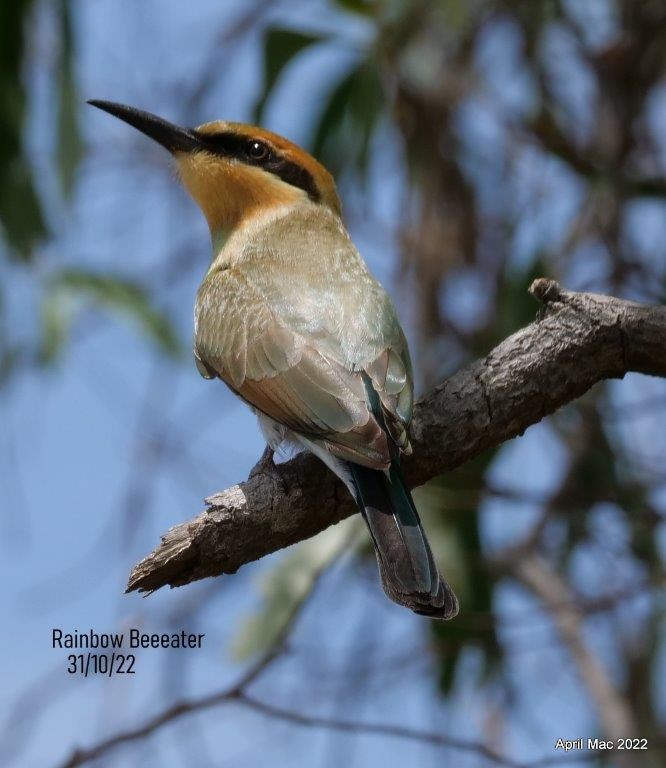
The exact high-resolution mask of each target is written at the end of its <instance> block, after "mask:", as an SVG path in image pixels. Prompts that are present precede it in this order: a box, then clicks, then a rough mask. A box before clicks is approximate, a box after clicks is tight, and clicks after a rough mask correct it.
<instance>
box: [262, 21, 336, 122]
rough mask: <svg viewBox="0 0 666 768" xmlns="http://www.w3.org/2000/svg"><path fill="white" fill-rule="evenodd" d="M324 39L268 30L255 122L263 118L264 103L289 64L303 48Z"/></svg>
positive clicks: (281, 30)
mask: <svg viewBox="0 0 666 768" xmlns="http://www.w3.org/2000/svg"><path fill="white" fill-rule="evenodd" d="M324 39H325V38H324V37H322V36H321V35H310V34H307V33H305V32H297V31H295V30H292V29H276V28H272V29H268V30H267V31H266V36H265V38H264V88H263V91H262V94H261V96H260V97H259V100H258V101H257V104H256V106H255V108H254V119H255V122H257V123H260V122H261V121H262V118H263V116H264V109H265V107H266V102H267V101H268V98H269V97H270V95H271V92H272V90H273V88H274V86H275V83H276V82H277V80H278V78H279V77H280V75H281V74H282V71H283V70H284V68H285V67H286V66H287V64H289V62H290V61H291V60H292V59H293V58H294V57H295V56H297V55H298V54H299V53H300V52H301V51H303V50H304V49H305V48H309V47H310V46H311V45H314V44H315V43H319V42H321V41H322V40H324Z"/></svg>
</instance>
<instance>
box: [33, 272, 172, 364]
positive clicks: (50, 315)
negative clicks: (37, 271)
mask: <svg viewBox="0 0 666 768" xmlns="http://www.w3.org/2000/svg"><path fill="white" fill-rule="evenodd" d="M86 307H97V308H106V309H108V310H110V311H114V312H116V313H117V314H121V315H125V316H126V317H128V318H129V319H131V320H132V321H134V323H135V324H136V325H137V327H138V328H139V329H140V330H142V331H143V332H144V334H145V335H146V336H147V337H148V338H149V339H151V340H152V341H153V342H154V343H155V345H156V346H157V347H158V349H160V350H161V351H162V352H163V353H164V354H166V355H169V356H170V357H176V356H178V355H179V354H180V352H181V345H180V343H179V341H178V338H177V336H176V334H175V332H174V329H173V327H172V325H171V323H170V321H169V319H168V318H167V316H166V315H165V314H163V313H161V312H158V311H157V310H155V309H154V308H153V307H152V305H151V301H150V297H149V295H148V293H147V292H146V291H144V290H142V289H141V288H140V287H139V286H138V285H137V284H136V283H134V282H133V281H130V280H127V279H124V278H122V277H115V276H113V275H109V274H103V275H102V274H96V273H92V272H85V271H83V270H80V269H79V270H76V269H67V270H65V269H63V270H59V271H58V272H56V273H55V274H54V275H53V276H52V277H51V278H50V280H49V281H48V283H47V286H46V295H45V298H44V301H43V303H42V345H41V359H42V360H43V361H44V362H46V363H53V362H54V360H56V358H57V357H58V356H59V354H60V352H61V349H62V346H63V344H64V343H65V341H66V340H67V337H68V331H69V329H70V327H71V325H72V323H73V321H74V319H75V316H76V315H77V314H78V313H80V312H81V311H83V310H84V309H85V308H86Z"/></svg>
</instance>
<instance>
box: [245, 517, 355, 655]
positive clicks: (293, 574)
mask: <svg viewBox="0 0 666 768" xmlns="http://www.w3.org/2000/svg"><path fill="white" fill-rule="evenodd" d="M354 528H356V530H357V531H358V530H359V529H360V527H359V526H358V520H355V519H353V518H348V519H347V520H343V521H342V522H341V523H338V525H334V526H332V527H331V528H327V529H326V530H325V531H323V532H322V533H320V534H319V535H318V536H317V537H316V538H314V539H308V540H307V541H303V542H301V543H300V544H299V545H298V547H296V549H295V550H294V551H293V552H290V553H289V554H287V555H286V556H285V557H284V558H283V559H282V560H281V561H280V562H279V563H278V564H277V565H276V566H274V567H273V568H270V569H269V570H268V571H267V572H264V574H263V577H262V580H261V585H260V588H261V592H262V602H261V606H260V608H259V610H258V611H257V612H256V613H255V614H253V615H251V616H249V617H248V618H247V619H246V620H245V622H244V623H243V624H242V625H241V627H240V630H239V631H238V633H237V635H236V637H235V638H234V641H233V654H234V656H235V657H236V658H237V659H238V660H241V661H242V660H245V659H247V658H249V657H251V656H254V655H256V654H259V653H263V652H265V651H267V650H268V649H269V648H270V647H271V646H272V645H273V643H274V642H275V639H276V637H277V636H278V635H279V633H280V632H281V631H282V629H283V627H284V624H285V622H286V621H287V620H288V618H289V616H290V615H291V614H292V612H293V609H294V607H295V606H296V604H297V603H299V602H301V601H302V600H304V599H305V598H306V597H307V596H308V595H309V593H310V591H311V590H312V589H313V587H314V585H315V582H316V581H317V579H318V577H319V575H320V574H321V573H322V571H323V570H325V569H326V568H327V567H328V566H329V565H331V564H332V563H333V561H334V560H335V559H336V558H337V557H338V555H339V554H340V552H341V551H342V550H343V549H344V548H346V547H347V545H348V544H349V539H350V533H351V532H353V531H354Z"/></svg>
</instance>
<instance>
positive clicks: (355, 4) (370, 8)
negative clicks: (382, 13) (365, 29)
mask: <svg viewBox="0 0 666 768" xmlns="http://www.w3.org/2000/svg"><path fill="white" fill-rule="evenodd" d="M335 4H336V5H339V6H340V7H341V8H344V10H345V11H349V12H350V13H357V14H359V15H361V16H374V15H375V13H376V12H377V3H376V2H373V0H335Z"/></svg>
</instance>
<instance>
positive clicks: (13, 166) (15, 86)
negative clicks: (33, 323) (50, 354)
mask: <svg viewBox="0 0 666 768" xmlns="http://www.w3.org/2000/svg"><path fill="white" fill-rule="evenodd" d="M32 5H33V3H32V0H17V1H16V2H12V3H1V4H0V95H1V98H0V225H1V226H2V230H3V233H4V237H5V239H6V241H7V244H8V245H9V246H10V247H9V256H10V258H17V257H18V258H19V259H20V260H22V261H29V260H30V257H31V254H32V249H33V247H34V245H35V243H36V242H37V241H38V240H39V239H40V238H41V237H42V236H43V235H44V232H45V226H44V220H43V217H42V211H41V207H40V205H39V200H38V198H37V194H36V192H35V188H34V185H33V182H32V178H31V171H30V167H29V165H28V162H27V160H26V158H25V156H24V154H23V151H22V133H23V123H24V117H25V106H26V99H25V92H24V88H23V84H22V82H21V67H22V64H23V55H24V50H25V29H26V25H27V21H28V18H29V14H30V12H31V10H32Z"/></svg>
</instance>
